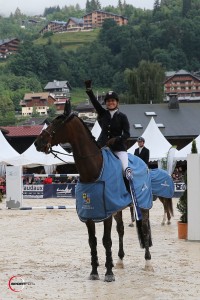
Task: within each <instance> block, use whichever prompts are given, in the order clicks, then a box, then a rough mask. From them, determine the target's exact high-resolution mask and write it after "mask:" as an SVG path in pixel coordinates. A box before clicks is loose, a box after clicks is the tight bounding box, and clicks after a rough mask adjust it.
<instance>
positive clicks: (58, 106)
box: [54, 98, 69, 114]
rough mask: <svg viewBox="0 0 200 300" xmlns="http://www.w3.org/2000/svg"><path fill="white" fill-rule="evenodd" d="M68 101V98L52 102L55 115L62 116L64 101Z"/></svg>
mask: <svg viewBox="0 0 200 300" xmlns="http://www.w3.org/2000/svg"><path fill="white" fill-rule="evenodd" d="M67 100H69V98H61V99H60V98H58V99H56V101H55V102H54V105H55V107H56V113H57V114H62V113H63V112H64V108H65V103H66V101H67Z"/></svg>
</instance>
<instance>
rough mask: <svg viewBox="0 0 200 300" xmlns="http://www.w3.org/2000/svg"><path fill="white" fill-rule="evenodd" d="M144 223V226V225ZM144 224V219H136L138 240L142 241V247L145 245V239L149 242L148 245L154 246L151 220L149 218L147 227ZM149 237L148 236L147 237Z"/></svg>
mask: <svg viewBox="0 0 200 300" xmlns="http://www.w3.org/2000/svg"><path fill="white" fill-rule="evenodd" d="M142 225H143V226H142ZM145 227H146V226H144V224H142V220H139V221H138V220H136V228H137V234H138V240H139V243H140V247H141V248H142V249H144V248H146V247H145V241H146V242H148V246H149V247H151V246H152V239H151V227H150V222H149V220H147V227H146V229H145ZM147 237H148V238H147Z"/></svg>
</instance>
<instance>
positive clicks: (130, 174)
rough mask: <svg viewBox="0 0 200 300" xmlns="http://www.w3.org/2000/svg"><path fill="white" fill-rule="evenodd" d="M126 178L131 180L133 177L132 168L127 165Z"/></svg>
mask: <svg viewBox="0 0 200 300" xmlns="http://www.w3.org/2000/svg"><path fill="white" fill-rule="evenodd" d="M125 176H126V179H128V180H132V179H133V170H132V169H131V168H130V167H127V168H126V170H125Z"/></svg>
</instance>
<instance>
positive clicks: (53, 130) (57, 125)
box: [34, 101, 73, 154]
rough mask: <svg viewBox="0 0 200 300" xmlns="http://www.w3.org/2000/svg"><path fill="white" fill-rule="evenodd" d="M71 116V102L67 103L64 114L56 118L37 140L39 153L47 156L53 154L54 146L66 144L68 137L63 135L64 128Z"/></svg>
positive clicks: (36, 144) (36, 145)
mask: <svg viewBox="0 0 200 300" xmlns="http://www.w3.org/2000/svg"><path fill="white" fill-rule="evenodd" d="M71 116H73V114H72V113H71V105H70V102H69V101H66V103H65V109H64V113H63V114H62V115H59V116H58V117H56V118H55V119H54V120H53V121H52V122H51V124H50V125H49V126H48V127H47V128H46V129H44V130H43V131H42V132H41V133H40V135H38V137H37V138H36V140H35V142H34V144H35V147H36V149H37V151H40V152H44V153H46V154H47V153H49V152H51V148H52V147H53V146H55V145H58V144H59V143H65V142H66V136H65V134H63V131H64V128H63V127H64V125H65V123H66V122H67V121H68V120H69V119H70V117H71Z"/></svg>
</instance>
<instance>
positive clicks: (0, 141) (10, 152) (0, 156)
mask: <svg viewBox="0 0 200 300" xmlns="http://www.w3.org/2000/svg"><path fill="white" fill-rule="evenodd" d="M0 147H1V151H0V164H3V163H5V161H6V160H7V159H10V158H12V157H14V156H15V157H18V156H20V154H19V153H18V152H17V151H16V150H15V149H14V148H13V147H12V146H11V145H10V144H9V143H8V141H7V140H6V138H5V137H4V135H3V133H2V132H1V130H0Z"/></svg>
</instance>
